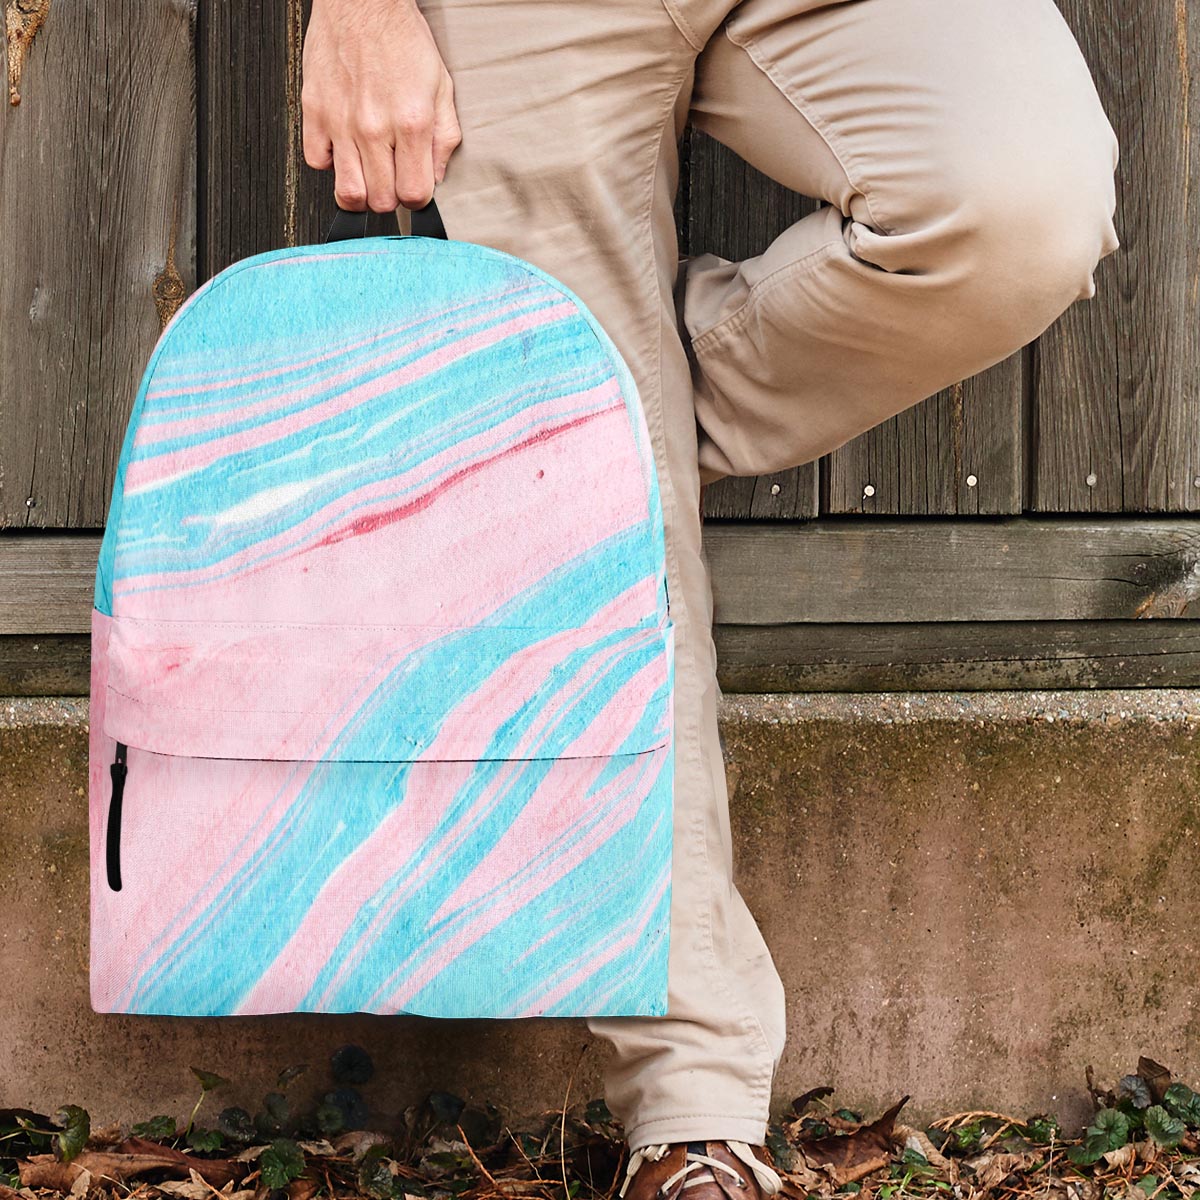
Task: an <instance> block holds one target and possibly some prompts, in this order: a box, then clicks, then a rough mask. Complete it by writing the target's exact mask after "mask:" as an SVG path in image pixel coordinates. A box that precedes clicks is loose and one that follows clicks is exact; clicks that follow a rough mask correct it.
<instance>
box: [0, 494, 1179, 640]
mask: <svg viewBox="0 0 1200 1200" xmlns="http://www.w3.org/2000/svg"><path fill="white" fill-rule="evenodd" d="M704 541H705V551H706V554H707V557H708V561H709V565H710V568H711V570H712V579H713V603H714V616H715V620H716V621H717V622H718V623H722V624H741V625H773V624H788V623H792V622H802V621H803V622H809V621H812V622H833V623H838V624H846V623H856V622H875V621H880V622H909V621H964V622H970V621H1056V620H1114V619H1115V620H1123V619H1130V618H1135V617H1188V618H1192V617H1197V616H1200V604H1197V603H1196V599H1197V596H1200V522H1196V521H1187V520H1151V519H1142V520H1122V521H1117V520H1113V521H1103V522H1101V521H1095V520H1089V519H1086V518H1079V519H1073V518H1063V519H1060V520H1055V521H1052V522H1050V521H1041V520H1036V519H1027V518H1021V517H1009V518H1002V519H997V520H991V521H986V522H984V521H979V522H977V523H970V524H964V523H962V522H959V521H954V520H940V521H939V520H929V521H921V522H917V523H902V522H883V521H876V520H871V519H866V518H864V519H861V520H856V521H834V522H829V523H828V524H820V523H811V524H795V523H790V522H782V521H781V522H770V523H763V524H759V523H747V522H720V521H714V520H706V521H705V525H704ZM99 548H100V545H99V538H98V537H96V536H94V535H79V536H61V537H44V538H42V537H32V536H13V535H10V536H7V537H0V633H84V632H87V631H88V630H89V628H90V616H91V599H92V586H93V580H94V574H95V566H96V556H97V555H98V553H99Z"/></svg>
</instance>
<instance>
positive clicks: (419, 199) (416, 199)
mask: <svg viewBox="0 0 1200 1200" xmlns="http://www.w3.org/2000/svg"><path fill="white" fill-rule="evenodd" d="M432 195H433V193H432V192H430V191H427V190H426V189H424V188H416V187H406V188H401V189H400V192H399V199H400V203H401V204H403V205H404V207H405V208H424V207H425V205H426V204H428V203H429V200H430V197H431V196H432Z"/></svg>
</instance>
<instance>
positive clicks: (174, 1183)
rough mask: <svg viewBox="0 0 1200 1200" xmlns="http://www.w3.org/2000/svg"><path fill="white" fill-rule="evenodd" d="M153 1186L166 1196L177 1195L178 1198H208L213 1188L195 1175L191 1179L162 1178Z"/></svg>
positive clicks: (204, 1199) (196, 1199) (202, 1199)
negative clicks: (160, 1181)
mask: <svg viewBox="0 0 1200 1200" xmlns="http://www.w3.org/2000/svg"><path fill="white" fill-rule="evenodd" d="M154 1186H155V1188H157V1189H158V1190H159V1191H160V1192H163V1193H165V1194H166V1195H168V1196H178V1197H180V1200H210V1197H211V1196H212V1195H213V1190H212V1188H210V1187H209V1186H208V1184H207V1183H205V1182H204V1180H203V1179H200V1178H199V1176H196V1177H194V1178H192V1179H186V1180H185V1179H164V1180H163V1181H162V1183H156V1184H155V1185H154Z"/></svg>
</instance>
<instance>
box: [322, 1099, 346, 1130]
mask: <svg viewBox="0 0 1200 1200" xmlns="http://www.w3.org/2000/svg"><path fill="white" fill-rule="evenodd" d="M345 1124H346V1114H345V1113H344V1112H343V1111H342V1110H341V1108H339V1107H338V1106H337V1105H336V1104H334V1103H333V1102H332V1101H330V1100H322V1101H321V1103H320V1104H319V1105H317V1128H318V1129H320V1131H321V1132H322V1133H323V1134H324V1135H325V1136H326V1137H329V1136H331V1135H332V1134H335V1133H341V1131H342V1129H343V1127H344V1126H345Z"/></svg>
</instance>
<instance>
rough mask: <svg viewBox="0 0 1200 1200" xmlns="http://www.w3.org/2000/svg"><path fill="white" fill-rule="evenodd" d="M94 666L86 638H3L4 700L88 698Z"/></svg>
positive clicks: (0, 692) (0, 682)
mask: <svg viewBox="0 0 1200 1200" xmlns="http://www.w3.org/2000/svg"><path fill="white" fill-rule="evenodd" d="M91 666H92V656H91V641H90V639H89V638H87V637H85V636H84V635H83V634H78V633H77V634H48V635H42V634H26V635H19V634H13V635H9V636H3V635H0V696H86V695H87V694H88V691H89V685H90V683H91Z"/></svg>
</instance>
